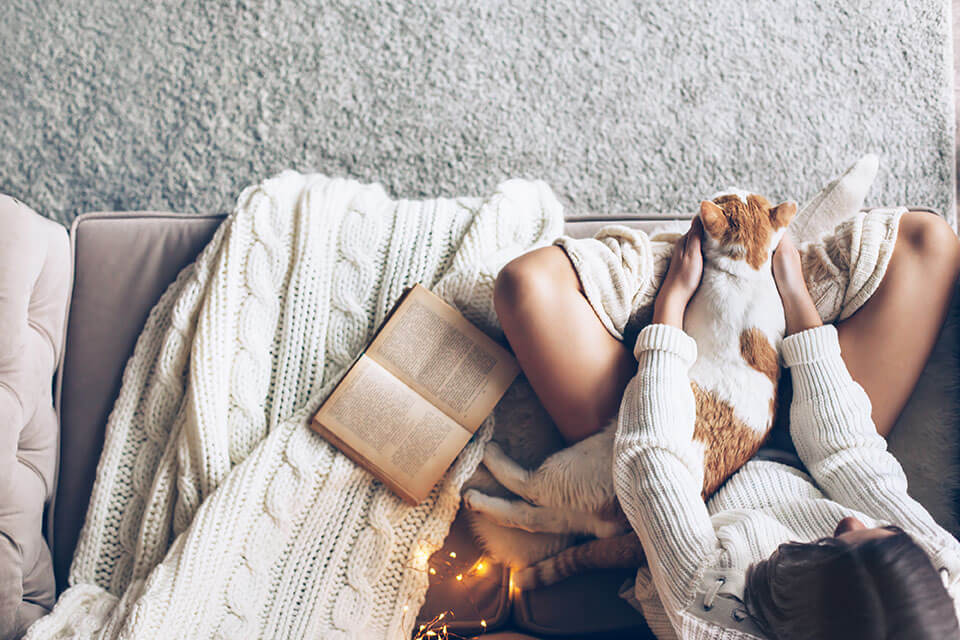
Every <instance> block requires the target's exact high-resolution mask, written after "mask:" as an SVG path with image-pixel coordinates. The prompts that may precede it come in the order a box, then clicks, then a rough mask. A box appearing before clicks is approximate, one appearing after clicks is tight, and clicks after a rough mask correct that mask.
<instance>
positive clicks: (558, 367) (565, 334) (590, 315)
mask: <svg viewBox="0 0 960 640" xmlns="http://www.w3.org/2000/svg"><path fill="white" fill-rule="evenodd" d="M493 300H494V305H495V307H496V310H497V317H498V318H499V320H500V324H501V326H502V327H503V331H504V333H505V334H506V336H507V340H508V341H509V342H510V346H511V347H512V349H513V352H514V354H515V355H516V357H517V361H518V362H519V363H520V367H521V368H522V369H523V372H524V374H525V375H526V377H527V380H529V381H530V385H531V386H532V387H533V390H534V391H535V392H536V394H537V397H538V398H539V399H540V402H541V403H542V404H543V406H544V408H545V409H546V410H547V413H549V414H550V416H551V417H552V418H553V420H554V422H555V423H556V425H557V428H558V429H559V430H560V433H561V434H562V435H563V437H564V439H566V441H567V442H568V443H572V442H576V441H577V440H581V439H583V438H586V437H587V436H589V435H591V434H593V433H596V432H597V431H599V430H600V429H601V428H602V427H603V425H604V424H606V423H607V421H608V420H609V419H610V418H612V417H613V416H615V415H616V414H617V411H618V410H619V409H620V399H621V397H622V396H623V391H624V389H625V388H626V386H627V383H628V382H629V381H630V379H631V378H632V377H633V375H634V374H635V373H636V370H637V361H636V360H635V359H634V357H633V353H632V352H631V350H630V349H629V348H627V347H625V346H624V344H623V342H621V341H620V340H617V339H616V338H614V337H613V336H612V335H610V333H609V332H608V331H607V330H606V328H604V326H603V324H602V323H601V322H600V318H598V317H597V314H596V313H595V312H594V311H593V307H591V306H590V303H589V302H587V299H586V297H585V296H584V295H583V289H582V287H581V285H580V280H579V278H578V277H577V272H576V271H575V270H574V268H573V265H572V264H571V263H570V259H569V258H568V257H567V254H566V251H564V250H563V249H562V248H561V247H559V246H549V247H542V248H540V249H535V250H534V251H531V252H528V253H525V254H523V255H521V256H519V257H517V258H516V259H514V260H512V261H510V262H509V263H508V264H507V265H506V266H505V267H504V268H503V270H502V271H501V272H500V274H499V275H498V276H497V282H496V286H495V288H494V293H493Z"/></svg>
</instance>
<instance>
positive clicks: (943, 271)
mask: <svg viewBox="0 0 960 640" xmlns="http://www.w3.org/2000/svg"><path fill="white" fill-rule="evenodd" d="M897 252H899V253H900V254H901V255H903V256H907V257H909V259H910V261H911V262H913V263H914V264H916V265H917V267H918V268H919V269H922V272H923V273H924V274H926V275H927V276H928V277H939V278H949V279H950V281H951V282H952V281H953V280H955V279H956V277H957V274H958V273H960V239H958V238H957V234H956V233H955V232H954V231H953V229H952V228H951V227H950V224H949V223H948V222H947V221H946V220H945V219H943V218H942V217H940V216H938V215H937V214H935V213H930V212H929V211H908V212H907V213H905V214H903V216H902V217H901V218H900V228H899V229H898V237H897V246H896V249H895V254H894V255H896V253H897Z"/></svg>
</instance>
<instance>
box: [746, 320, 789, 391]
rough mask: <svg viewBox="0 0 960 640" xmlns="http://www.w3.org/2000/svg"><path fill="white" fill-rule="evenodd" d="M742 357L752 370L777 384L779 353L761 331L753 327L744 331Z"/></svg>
mask: <svg viewBox="0 0 960 640" xmlns="http://www.w3.org/2000/svg"><path fill="white" fill-rule="evenodd" d="M740 355H742V356H743V359H744V360H746V361H747V364H748V365H750V368H751V369H756V370H757V371H759V372H760V373H762V374H763V375H765V376H767V377H768V378H770V382H772V383H773V384H777V379H778V378H779V377H780V363H779V362H777V352H776V350H774V348H773V345H772V344H770V341H769V340H768V339H767V336H765V335H764V334H763V332H762V331H760V329H757V328H756V327H753V328H751V329H744V330H743V331H742V332H741V333H740Z"/></svg>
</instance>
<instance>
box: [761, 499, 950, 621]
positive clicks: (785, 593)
mask: <svg viewBox="0 0 960 640" xmlns="http://www.w3.org/2000/svg"><path fill="white" fill-rule="evenodd" d="M858 525H859V526H858ZM744 600H745V604H746V606H747V609H748V610H749V611H750V614H751V615H752V616H753V617H754V618H755V619H756V621H757V623H758V625H759V626H760V627H761V628H762V629H764V631H765V632H766V633H767V634H768V635H769V636H770V637H771V638H776V639H777V640H801V639H803V640H806V639H810V640H812V639H814V638H816V639H817V640H834V639H836V640H839V639H841V638H842V639H843V640H859V639H861V638H862V639H863V640H867V639H869V640H894V639H896V640H900V639H903V640H926V639H928V638H929V639H931V640H933V639H935V640H944V639H947V638H957V637H960V627H958V623H957V618H956V614H955V613H954V606H953V601H952V600H951V598H950V595H949V594H948V593H947V590H946V589H945V588H944V586H943V582H942V580H941V579H940V575H939V573H938V572H937V571H936V569H934V567H933V564H931V562H930V560H929V558H927V555H926V554H925V553H924V552H923V550H922V549H921V548H920V547H919V546H917V544H916V543H915V542H914V541H913V539H912V538H911V537H910V536H909V535H907V534H906V533H904V532H903V531H902V530H900V529H897V528H895V527H884V528H880V529H867V528H866V527H864V526H863V525H862V524H861V523H859V521H857V520H855V519H852V518H851V519H848V518H844V520H841V521H840V524H839V525H838V526H837V532H836V534H835V535H834V536H832V537H829V538H823V539H822V540H817V541H816V542H809V543H800V542H788V543H785V544H782V545H780V547H779V548H778V549H777V550H776V551H775V552H774V553H773V554H772V555H771V556H770V557H769V558H767V559H766V560H763V561H761V562H758V563H755V564H754V565H752V566H751V567H750V568H749V569H748V570H747V580H746V589H745V592H744Z"/></svg>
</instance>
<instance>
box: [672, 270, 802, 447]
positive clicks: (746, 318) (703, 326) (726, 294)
mask: <svg viewBox="0 0 960 640" xmlns="http://www.w3.org/2000/svg"><path fill="white" fill-rule="evenodd" d="M683 328H684V330H685V331H686V332H687V333H688V334H689V335H690V336H691V337H693V338H694V340H696V342H697V359H696V361H695V362H694V364H693V366H692V367H691V368H690V380H691V381H692V382H694V383H696V384H697V386H699V387H700V388H701V389H702V390H704V391H709V392H713V393H715V394H716V396H717V397H718V399H720V400H721V401H723V402H724V403H726V404H728V405H730V406H731V407H732V408H733V410H734V414H735V415H736V416H737V417H738V418H740V419H741V420H742V421H743V422H744V423H745V424H746V425H747V426H749V427H751V428H752V429H754V430H755V431H756V432H758V433H764V432H765V431H766V429H767V427H768V426H769V424H770V418H771V402H770V400H771V398H773V396H774V394H775V393H776V386H775V384H774V382H773V381H772V380H771V379H770V377H769V375H768V374H766V373H764V372H761V371H758V370H757V369H756V368H754V367H752V366H751V365H750V364H749V363H748V362H747V359H746V358H745V356H744V353H743V344H742V341H741V336H742V335H743V333H744V331H747V330H750V329H759V330H760V332H762V334H763V335H764V336H765V337H766V339H767V340H768V341H769V344H770V346H771V347H772V349H773V351H774V352H775V353H779V351H780V342H781V341H782V339H783V333H784V318H783V305H782V303H781V301H780V295H779V293H778V292H777V288H776V284H775V283H774V281H773V277H772V275H769V276H768V275H767V274H762V275H761V274H756V275H755V276H754V277H737V276H734V275H731V274H730V273H727V272H724V271H720V270H719V269H714V268H710V267H709V266H707V267H705V269H704V273H703V278H702V279H701V282H700V286H699V288H698V289H697V292H696V294H694V296H693V299H691V301H690V304H689V305H688V306H687V311H686V313H685V315H684V322H683Z"/></svg>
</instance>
